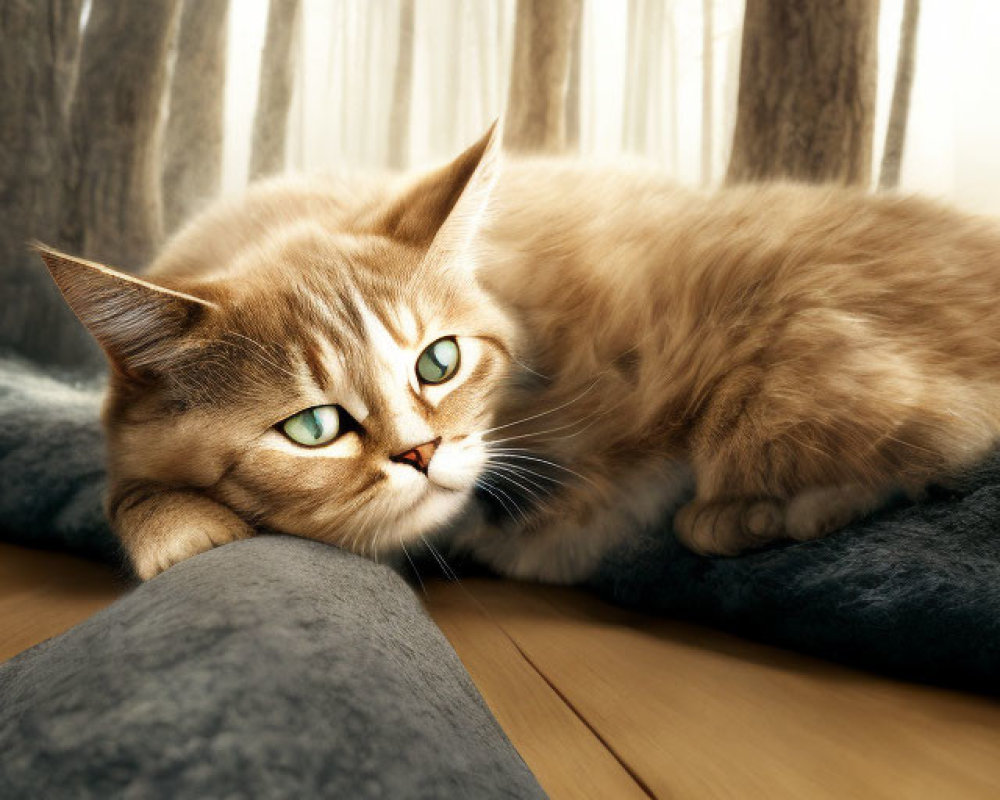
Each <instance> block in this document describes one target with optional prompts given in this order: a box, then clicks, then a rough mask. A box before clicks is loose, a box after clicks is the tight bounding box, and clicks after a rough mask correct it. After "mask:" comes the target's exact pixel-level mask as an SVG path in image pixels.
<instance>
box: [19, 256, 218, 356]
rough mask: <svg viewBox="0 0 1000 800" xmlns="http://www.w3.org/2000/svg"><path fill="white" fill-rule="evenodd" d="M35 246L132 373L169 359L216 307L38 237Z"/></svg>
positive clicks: (72, 303) (107, 348)
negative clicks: (71, 253) (188, 334)
mask: <svg viewBox="0 0 1000 800" xmlns="http://www.w3.org/2000/svg"><path fill="white" fill-rule="evenodd" d="M32 246H33V247H34V249H35V250H36V251H37V252H38V254H39V255H40V256H41V257H42V260H43V261H44V262H45V266H46V267H48V269H49V272H50V273H51V274H52V278H53V279H54V280H55V282H56V285H57V286H58V287H59V290H60V291H61V292H62V295H63V297H64V298H65V299H66V302H67V303H68V304H69V307H70V308H71V309H72V310H73V313H74V314H76V316H77V317H79V318H80V321H81V322H83V324H84V325H86V326H87V329H88V330H89V331H90V332H91V334H92V335H93V336H94V338H95V339H97V342H98V344H100V345H101V347H102V348H104V352H105V353H106V354H107V356H108V359H109V360H110V361H111V363H112V364H113V365H114V366H115V367H117V368H119V369H120V370H121V371H123V372H125V373H126V374H131V375H140V374H143V373H147V372H149V371H156V369H157V368H158V367H161V366H163V365H165V364H167V363H168V362H169V361H170V358H171V355H172V354H173V353H174V352H175V351H176V350H177V347H178V342H179V340H180V339H181V337H183V335H184V334H185V333H186V332H188V331H190V329H191V328H192V326H193V325H194V324H195V323H196V322H197V320H199V319H200V318H202V316H203V315H204V314H205V313H207V312H208V311H209V310H210V309H212V308H214V307H215V304H214V303H211V302H209V301H207V300H203V299H201V298H199V297H194V296H193V295H189V294H185V293H183V292H178V291H174V290H172V289H167V288H165V287H163V286H157V285H156V284H155V283H150V282H149V281H146V280H142V279H140V278H137V277H135V276H134V275H128V274H125V273H122V272H118V271H116V270H113V269H111V268H109V267H106V266H104V265H102V264H96V263H94V262H93V261H87V260H85V259H82V258H76V257H74V256H69V255H66V254H65V253H60V252H59V251H58V250H53V249H52V248H51V247H47V246H45V245H43V244H40V243H38V242H35V243H33V245H32Z"/></svg>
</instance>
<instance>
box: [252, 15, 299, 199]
mask: <svg viewBox="0 0 1000 800" xmlns="http://www.w3.org/2000/svg"><path fill="white" fill-rule="evenodd" d="M300 6H301V3H300V0H271V4H270V8H269V9H268V12H267V37H266V39H265V40H264V51H263V53H262V54H261V58H260V86H259V89H258V92H257V111H256V113H255V115H254V121H253V150H252V152H251V155H250V178H251V180H253V179H256V178H262V177H265V176H266V175H272V174H274V173H276V172H281V171H282V170H283V169H284V167H285V137H286V135H287V132H288V109H289V108H290V107H291V104H292V78H293V76H294V71H295V59H294V58H293V55H294V54H293V50H292V45H293V43H294V41H295V31H296V28H297V27H298V20H299V16H300V14H299V9H300Z"/></svg>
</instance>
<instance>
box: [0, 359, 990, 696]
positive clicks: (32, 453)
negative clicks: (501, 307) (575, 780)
mask: <svg viewBox="0 0 1000 800" xmlns="http://www.w3.org/2000/svg"><path fill="white" fill-rule="evenodd" d="M96 403H97V400H96V398H95V394H94V392H93V390H92V389H87V388H86V387H77V388H72V387H68V386H66V385H64V383H63V382H60V381H57V380H54V379H52V378H49V377H45V376H43V375H40V374H38V373H37V372H36V371H35V370H34V369H32V368H30V367H26V366H23V365H22V366H21V367H16V366H13V365H11V364H8V365H6V366H3V365H2V364H0V471H2V473H0V474H2V475H3V483H2V484H0V524H3V525H4V528H3V530H2V531H0V532H2V533H3V534H5V535H6V537H7V538H11V539H13V540H15V541H16V540H20V541H25V542H28V543H32V542H36V543H39V544H43V545H46V546H68V547H71V548H75V549H77V550H78V551H86V552H90V553H98V554H104V555H108V554H113V553H114V544H113V542H112V541H111V539H110V537H109V535H108V533H107V530H106V528H105V525H104V522H103V520H102V518H101V515H100V510H99V508H98V501H97V498H98V495H99V492H100V486H101V481H102V466H101V455H100V452H101V451H100V444H99V442H100V435H99V432H98V430H97V425H96V420H95V414H96V410H95V409H96ZM39 487H45V488H44V490H39ZM636 533H637V536H636V539H635V541H634V543H633V544H631V545H629V546H626V547H623V548H621V549H620V550H619V551H617V552H615V553H612V554H611V555H610V556H609V557H608V558H607V559H606V560H605V562H604V563H603V564H602V565H601V567H600V569H599V570H598V571H597V573H596V574H595V575H594V576H593V578H592V580H591V581H590V587H591V588H593V589H594V590H596V591H598V592H599V593H601V594H602V595H603V596H604V597H606V598H608V599H610V600H612V601H614V602H616V603H619V604H623V605H626V606H630V607H634V608H638V609H642V610H645V611H654V612H658V613H664V614H669V615H672V616H680V617H686V618H690V619H695V620H698V621H703V622H707V623H710V624H713V625H717V626H721V627H724V628H727V629H729V630H731V631H734V632H737V633H740V634H743V635H746V636H750V637H753V638H756V639H760V640H763V641H767V642H771V643H775V644H780V645H783V646H785V647H790V648H793V649H796V650H801V651H804V652H808V653H811V654H814V655H819V656H822V657H825V658H830V659H834V660H838V661H844V662H848V663H851V664H855V665H858V666H862V667H867V668H870V669H876V670H880V671H884V672H888V673H891V674H894V675H898V676H901V677H906V678H912V679H916V680H921V681H930V682H936V683H944V684H949V685H953V686H958V687H962V688H969V689H976V690H979V691H985V692H990V693H998V692H1000V454H998V455H997V456H994V457H993V458H991V459H990V460H988V461H987V462H986V463H985V464H983V465H982V466H981V468H979V469H978V470H975V471H973V472H971V473H970V474H969V475H967V476H966V477H965V479H964V480H963V481H962V482H961V483H960V484H959V485H957V486H953V487H952V488H950V489H947V490H945V489H943V488H932V490H931V492H930V494H929V497H928V499H927V501H926V502H923V503H920V504H917V505H909V504H902V505H899V506H897V507H894V508H890V509H887V510H885V511H883V512H881V513H880V514H878V515H876V516H874V517H872V518H870V519H867V520H863V521H861V522H859V523H857V524H855V525H852V526H851V527H850V528H849V529H847V530H845V531H843V532H841V533H838V534H836V535H833V536H830V537H828V538H826V539H822V540H820V541H816V542H808V543H803V544H794V545H785V546H778V547H773V548H770V549H768V550H765V551H762V552H759V553H753V554H749V555H745V556H742V557H740V558H729V559H711V558H702V557H699V556H695V555H692V554H691V553H689V552H687V551H685V550H684V549H683V548H681V547H680V546H679V545H678V544H677V543H676V541H675V540H674V537H673V535H672V533H671V527H670V520H669V519H664V520H663V522H662V524H661V525H659V526H657V527H656V528H655V529H652V530H648V531H642V532H636ZM112 557H114V556H113V555H112Z"/></svg>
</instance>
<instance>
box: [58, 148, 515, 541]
mask: <svg viewBox="0 0 1000 800" xmlns="http://www.w3.org/2000/svg"><path fill="white" fill-rule="evenodd" d="M497 138H498V137H497V135H496V132H495V130H493V131H491V132H490V133H489V134H487V136H486V137H484V138H483V139H482V140H481V141H480V142H478V143H477V144H476V145H474V146H473V147H471V148H470V149H469V150H467V151H466V152H465V153H463V154H462V155H461V156H459V157H458V158H457V159H456V160H455V161H453V162H451V163H450V164H449V165H447V166H446V167H444V168H442V169H439V170H437V171H435V172H433V173H430V174H427V175H424V176H423V177H421V178H420V179H419V180H417V181H415V182H411V183H410V184H408V185H407V186H405V187H402V188H400V189H399V190H394V191H391V192H383V193H381V194H379V193H376V194H375V195H374V197H375V198H376V199H372V198H371V197H368V198H367V199H365V200H360V199H357V198H351V197H328V196H324V195H323V194H322V192H320V193H319V194H309V193H308V192H306V191H305V190H303V191H302V192H301V193H297V191H296V190H294V189H288V188H287V187H285V188H278V189H274V190H268V189H264V190H261V192H262V193H259V196H258V198H257V200H256V201H254V202H255V203H256V205H254V203H251V204H250V205H248V206H247V207H246V209H247V211H246V216H245V218H244V219H240V217H239V212H237V214H236V216H235V218H234V215H233V212H232V211H231V210H230V211H226V212H215V213H216V217H217V218H212V217H211V214H210V215H209V219H208V221H207V222H205V223H204V224H199V223H198V222H196V223H195V224H194V225H193V227H192V228H190V229H189V231H188V232H187V233H185V234H182V235H181V237H180V238H179V240H178V241H177V242H175V243H174V244H171V245H168V248H167V250H166V252H165V253H164V254H163V255H162V256H161V258H160V259H158V261H157V264H154V268H153V270H152V272H151V274H152V276H153V277H151V278H150V279H148V280H147V279H145V278H142V279H140V278H136V277H134V276H131V275H127V274H122V273H119V272H116V271H114V270H112V269H109V268H107V267H105V266H102V265H98V264H94V263H91V262H86V261H83V260H80V259H76V258H71V257H69V256H65V255H63V254H60V253H57V252H55V251H52V250H49V249H47V248H40V250H41V253H42V255H43V257H44V259H45V261H46V263H47V265H48V267H49V269H50V271H51V272H52V274H53V276H54V278H55V280H56V282H57V284H58V285H59V287H60V288H61V290H62V292H63V294H64V296H65V298H66V300H67V302H68V303H69V305H70V306H71V307H72V308H73V310H74V311H75V312H76V314H77V316H79V317H80V319H81V320H82V321H83V322H84V324H85V325H86V326H87V327H88V329H89V330H90V331H91V333H92V334H93V335H94V336H95V337H96V339H97V340H98V342H99V343H100V344H101V346H102V347H103V349H104V351H105V352H106V354H107V356H108V360H109V362H110V364H111V367H112V379H111V389H110V392H109V396H108V400H107V404H106V408H105V421H106V426H107V430H108V434H109V454H110V460H111V464H110V466H111V477H112V492H113V493H114V491H115V487H128V486H134V485H136V484H148V485H150V486H153V487H156V486H163V487H174V488H183V489H190V490H192V491H198V492H202V493H204V494H205V495H207V496H209V497H211V498H212V499H214V500H216V501H218V502H221V503H223V504H225V505H227V506H228V507H230V508H232V509H233V510H234V511H236V512H237V513H238V514H239V515H240V516H242V517H243V518H244V519H246V520H247V521H249V522H251V523H254V524H258V525H263V526H267V527H269V528H272V529H276V530H279V531H284V532H288V533H293V534H298V535H303V536H308V537H312V538H317V539H321V540H325V541H330V542H334V543H338V544H341V545H343V546H346V547H348V548H351V549H354V550H356V551H359V552H369V553H371V552H376V551H378V550H381V549H384V548H389V547H391V546H393V545H395V544H396V543H398V542H399V541H403V542H405V541H407V540H409V539H412V538H413V537H417V536H419V535H422V534H424V533H427V532H428V531H430V530H433V529H435V528H436V527H439V526H440V525H441V524H442V523H444V522H445V521H447V520H448V519H449V518H451V517H452V516H454V515H455V514H456V513H457V512H458V511H459V510H460V509H461V507H462V506H463V505H464V504H465V503H466V502H467V500H468V499H469V498H470V496H471V494H472V492H473V490H474V488H475V483H476V479H477V475H478V474H479V472H480V470H481V469H482V467H483V464H484V461H485V449H484V446H483V445H482V444H481V442H480V437H481V435H482V433H483V432H484V431H485V430H486V429H487V428H489V427H490V425H491V424H492V418H493V412H494V409H495V406H496V403H497V400H498V396H499V394H500V393H501V391H502V387H503V385H504V376H505V375H506V373H508V371H509V370H510V369H511V366H512V364H513V363H514V349H515V343H514V341H513V337H514V330H513V327H512V324H511V322H510V320H509V318H508V317H507V315H506V314H505V313H504V312H503V310H502V309H501V308H499V307H498V306H497V304H496V303H495V302H494V301H493V300H492V299H491V298H490V297H489V296H488V295H487V294H486V293H485V292H484V291H483V290H482V289H481V288H480V286H479V285H478V283H477V281H476V277H475V263H474V261H475V257H474V252H475V247H474V246H473V245H474V243H475V241H476V237H477V234H478V232H479V230H480V227H481V225H482V223H483V220H484V217H485V216H486V215H487V214H488V209H489V198H490V192H491V189H492V186H493V183H494V181H495V177H496V172H497V169H498V164H497V160H498V154H497V151H498V147H499V145H498V142H497ZM269 191H270V192H271V194H270V195H269V194H268V192H269ZM265 219H266V220H267V221H266V222H262V220H265ZM241 234H242V238H241ZM243 239H245V240H246V241H243ZM237 240H239V244H238V245H237V244H235V243H236V242H237ZM220 242H222V243H229V244H226V246H223V247H220ZM206 258H208V259H211V260H212V262H213V263H205V262H204V259H206ZM164 263H168V264H170V265H171V266H170V267H169V268H166V269H163V268H160V269H159V271H158V268H157V265H162V264H164ZM161 273H162V276H161ZM113 501H114V498H113V497H112V503H113Z"/></svg>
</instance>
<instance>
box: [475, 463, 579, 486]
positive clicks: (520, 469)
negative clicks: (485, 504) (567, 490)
mask: <svg viewBox="0 0 1000 800" xmlns="http://www.w3.org/2000/svg"><path fill="white" fill-rule="evenodd" d="M497 466H499V467H502V468H504V469H509V470H513V471H514V473H515V474H516V475H518V476H519V477H524V479H525V480H528V478H527V476H528V475H533V476H534V477H536V478H540V479H541V480H544V481H551V482H552V483H555V484H558V485H559V486H565V485H566V484H565V482H564V481H561V480H559V479H558V478H554V477H552V476H551V475H546V474H545V473H544V472H539V471H538V470H533V469H530V468H528V467H526V466H524V465H523V464H507V463H505V462H503V461H490V462H487V471H489V470H490V469H491V468H493V469H495V468H496V467H497ZM534 485H536V486H538V488H539V489H542V490H543V491H544V490H545V487H544V486H541V485H540V484H534Z"/></svg>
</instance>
